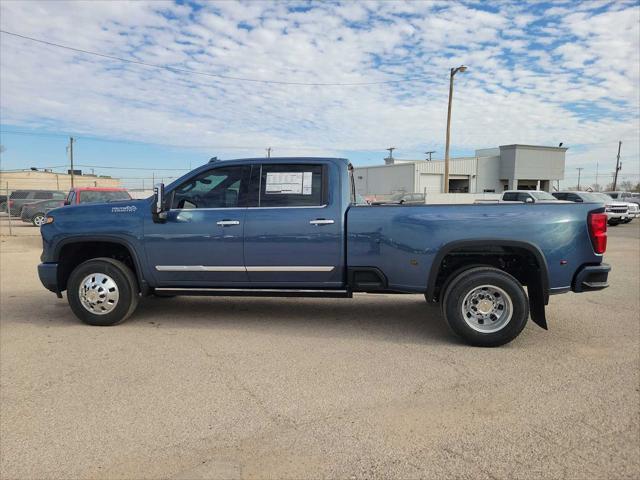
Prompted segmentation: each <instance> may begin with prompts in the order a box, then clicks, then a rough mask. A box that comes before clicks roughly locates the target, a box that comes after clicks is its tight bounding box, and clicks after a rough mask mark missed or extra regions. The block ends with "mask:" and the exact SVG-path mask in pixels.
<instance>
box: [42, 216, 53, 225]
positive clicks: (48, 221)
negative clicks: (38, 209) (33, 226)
mask: <svg viewBox="0 0 640 480" xmlns="http://www.w3.org/2000/svg"><path fill="white" fill-rule="evenodd" d="M44 223H45V224H47V223H53V217H49V216H47V217H46V218H45V219H44Z"/></svg>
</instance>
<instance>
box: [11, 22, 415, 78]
mask: <svg viewBox="0 0 640 480" xmlns="http://www.w3.org/2000/svg"><path fill="white" fill-rule="evenodd" d="M0 33H4V34H6V35H12V36H14V37H18V38H22V39H24V40H29V41H31V42H36V43H40V44H43V45H49V46H51V47H57V48H63V49H65V50H70V51H72V52H77V53H83V54H85V55H94V56H97V57H102V58H108V59H110V60H116V61H119V62H124V63H131V64H134V65H141V66H144V67H150V68H159V69H162V70H170V71H173V72H181V73H191V74H195V75H205V76H208V77H216V78H220V79H223V80H234V81H239V82H251V83H264V84H273V85H296V86H307V87H358V86H371V85H388V84H394V83H406V82H412V81H420V80H424V79H425V77H409V78H403V79H398V80H383V81H379V82H351V83H349V82H347V83H338V82H336V83H320V82H287V81H284V80H261V79H257V78H247V77H235V76H231V75H224V74H221V73H211V72H203V71H201V70H191V69H187V68H180V67H171V66H169V65H159V64H156V63H148V62H142V61H140V60H132V59H130V58H121V57H116V56H114V55H108V54H105V53H99V52H93V51H91V50H84V49H81V48H76V47H70V46H68V45H61V44H59V43H54V42H49V41H47V40H41V39H38V38H33V37H28V36H26V35H21V34H19V33H15V32H9V31H7V30H0Z"/></svg>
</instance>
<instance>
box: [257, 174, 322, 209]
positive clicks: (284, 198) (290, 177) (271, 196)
mask: <svg viewBox="0 0 640 480" xmlns="http://www.w3.org/2000/svg"><path fill="white" fill-rule="evenodd" d="M325 182H326V175H325V169H324V168H323V166H322V165H308V164H271V165H269V164H263V165H262V173H261V175H260V203H259V206H260V207H313V206H321V205H324V204H325V203H326V190H327V189H326V186H325Z"/></svg>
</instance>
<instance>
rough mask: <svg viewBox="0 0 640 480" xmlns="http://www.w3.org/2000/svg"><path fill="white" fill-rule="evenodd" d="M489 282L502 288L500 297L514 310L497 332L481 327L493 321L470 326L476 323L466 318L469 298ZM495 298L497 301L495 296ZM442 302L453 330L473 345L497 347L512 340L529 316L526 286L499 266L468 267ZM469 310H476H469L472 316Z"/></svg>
mask: <svg viewBox="0 0 640 480" xmlns="http://www.w3.org/2000/svg"><path fill="white" fill-rule="evenodd" d="M485 285H489V286H492V287H494V288H495V287H497V290H501V291H502V294H499V293H496V296H497V298H498V299H501V300H500V301H502V302H503V304H507V305H509V307H505V306H504V305H503V308H509V311H510V312H511V315H510V317H508V316H507V317H505V318H509V319H506V321H505V324H504V326H502V327H501V328H500V329H498V330H497V331H479V330H478V329H483V328H487V329H490V328H492V327H491V324H490V323H489V322H491V321H493V320H483V322H484V321H486V322H487V324H486V326H484V325H478V324H476V327H475V328H474V327H472V326H471V325H470V324H474V321H473V317H472V318H471V319H470V320H465V318H464V315H463V303H464V301H465V298H466V297H467V296H468V295H471V294H472V292H480V294H482V295H484V292H483V291H480V290H478V289H479V288H480V287H482V286H485ZM504 294H506V297H505V296H504ZM487 298H488V297H487ZM491 299H492V300H494V298H493V297H491ZM442 301H443V305H442V310H443V314H444V318H445V320H446V321H447V324H448V325H449V327H450V328H451V330H452V331H453V332H454V333H455V334H456V335H458V336H459V337H461V338H462V339H463V340H464V341H465V342H466V343H468V344H469V345H474V346H478V347H497V346H500V345H504V344H506V343H509V342H510V341H511V340H513V339H514V338H516V337H517V336H518V335H519V334H520V332H522V330H523V329H524V327H525V325H526V324H527V320H528V319H529V301H528V298H527V294H526V293H525V291H524V289H523V288H522V285H520V282H518V280H516V279H515V278H514V277H513V276H511V275H509V274H508V273H506V272H503V271H502V270H499V269H497V268H492V267H477V268H472V269H469V270H465V271H464V272H462V273H461V274H460V275H458V276H457V277H456V278H454V279H453V280H452V281H451V282H450V283H449V286H448V287H447V290H446V292H445V294H444V295H443V297H442ZM481 303H482V302H481ZM498 306H499V305H498ZM505 311H506V310H505ZM496 312H498V311H496ZM469 313H472V312H468V315H469ZM503 314H504V313H503ZM498 320H499V319H498Z"/></svg>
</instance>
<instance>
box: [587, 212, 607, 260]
mask: <svg viewBox="0 0 640 480" xmlns="http://www.w3.org/2000/svg"><path fill="white" fill-rule="evenodd" d="M589 234H590V235H591V243H592V244H593V250H594V251H595V252H596V253H600V254H602V253H604V252H605V251H606V250H607V215H606V214H605V213H590V214H589Z"/></svg>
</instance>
